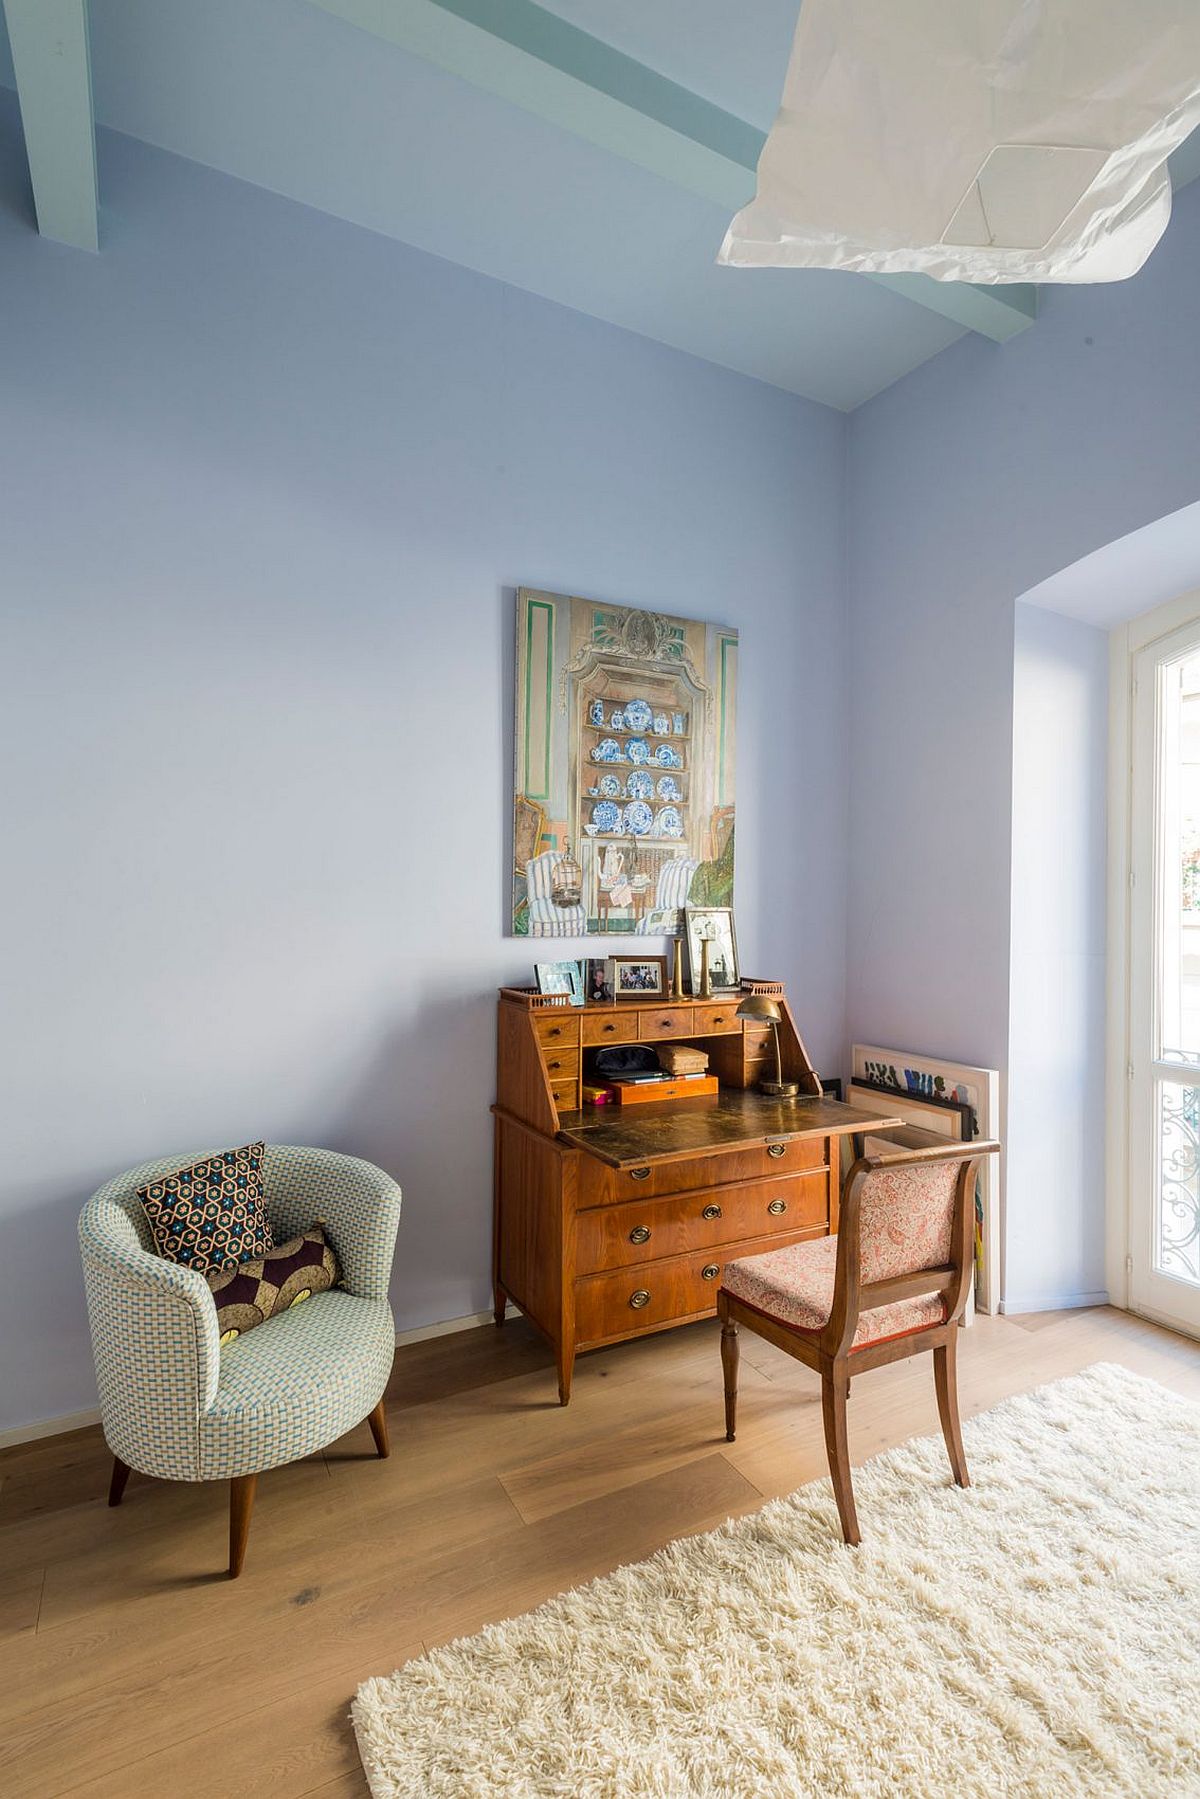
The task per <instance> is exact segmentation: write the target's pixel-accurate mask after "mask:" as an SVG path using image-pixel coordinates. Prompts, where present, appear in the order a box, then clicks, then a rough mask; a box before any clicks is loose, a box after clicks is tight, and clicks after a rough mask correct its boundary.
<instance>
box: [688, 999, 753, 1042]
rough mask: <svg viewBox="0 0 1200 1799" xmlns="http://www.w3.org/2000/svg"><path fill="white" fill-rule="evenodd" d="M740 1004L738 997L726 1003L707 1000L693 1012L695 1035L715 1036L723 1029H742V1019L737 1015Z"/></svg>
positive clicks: (693, 1032)
mask: <svg viewBox="0 0 1200 1799" xmlns="http://www.w3.org/2000/svg"><path fill="white" fill-rule="evenodd" d="M738 1004H739V1002H738V1001H737V1000H736V999H731V1000H730V1001H729V1002H728V1003H727V1004H724V1005H721V1004H714V1003H711V1002H709V1001H708V1000H706V1001H705V1002H704V1003H703V1004H702V1005H699V1006H697V1007H696V1010H695V1012H694V1013H693V1014H692V1017H693V1021H694V1022H693V1024H692V1034H693V1036H696V1037H715V1036H716V1035H717V1034H718V1033H719V1032H721V1031H740V1030H741V1028H742V1021H741V1019H740V1018H739V1017H738V1015H737V1009H738Z"/></svg>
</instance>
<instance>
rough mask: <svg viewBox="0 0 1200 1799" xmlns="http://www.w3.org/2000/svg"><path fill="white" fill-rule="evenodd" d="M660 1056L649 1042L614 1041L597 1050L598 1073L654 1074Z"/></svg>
mask: <svg viewBox="0 0 1200 1799" xmlns="http://www.w3.org/2000/svg"><path fill="white" fill-rule="evenodd" d="M657 1068H658V1057H657V1055H656V1054H655V1052H654V1051H653V1050H652V1049H651V1048H650V1045H649V1044H648V1043H614V1044H612V1045H611V1046H610V1047H609V1048H608V1049H600V1050H597V1051H596V1073H597V1074H605V1075H612V1074H652V1073H654V1071H655V1070H656V1069H657Z"/></svg>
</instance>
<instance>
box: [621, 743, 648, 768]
mask: <svg viewBox="0 0 1200 1799" xmlns="http://www.w3.org/2000/svg"><path fill="white" fill-rule="evenodd" d="M625 754H626V755H627V756H628V758H629V760H630V761H631V762H632V763H633V765H634V767H635V768H641V767H642V765H643V763H646V762H649V760H650V745H649V744H648V743H647V742H646V739H645V738H644V737H627V738H626V739H625Z"/></svg>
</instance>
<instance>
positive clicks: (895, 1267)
mask: <svg viewBox="0 0 1200 1799" xmlns="http://www.w3.org/2000/svg"><path fill="white" fill-rule="evenodd" d="M874 1135H876V1136H886V1135H887V1132H886V1131H880V1132H877V1133H874ZM903 1135H904V1139H905V1142H906V1144H908V1145H909V1147H907V1148H905V1149H901V1150H888V1151H883V1152H881V1153H878V1154H874V1155H869V1156H861V1157H860V1158H859V1159H858V1161H856V1162H855V1163H854V1165H853V1167H852V1168H851V1169H850V1171H849V1173H848V1174H847V1176H846V1185H845V1190H844V1192H843V1194H842V1206H841V1218H840V1222H839V1226H838V1251H837V1272H836V1275H835V1282H834V1302H833V1311H832V1314H831V1316H830V1319H829V1323H828V1325H827V1326H826V1330H825V1339H824V1347H825V1348H826V1349H827V1350H829V1351H830V1353H832V1354H838V1353H840V1352H841V1351H842V1350H844V1349H848V1348H849V1346H850V1344H851V1343H852V1342H853V1340H854V1333H855V1331H856V1329H857V1327H858V1320H859V1317H860V1316H861V1314H862V1313H863V1312H865V1311H871V1310H873V1309H874V1308H875V1307H877V1306H884V1305H894V1304H896V1303H897V1302H898V1301H900V1300H906V1299H917V1298H921V1297H924V1296H926V1295H929V1294H940V1295H941V1296H942V1300H943V1304H944V1306H945V1312H946V1321H947V1322H949V1321H952V1320H955V1319H958V1318H959V1317H961V1315H962V1313H963V1310H964V1308H965V1307H966V1303H967V1295H968V1293H969V1292H970V1288H971V1278H972V1274H973V1270H974V1263H975V1181H976V1175H977V1173H978V1165H979V1161H980V1158H981V1157H983V1156H985V1155H993V1154H995V1153H996V1152H997V1151H998V1150H999V1147H1000V1145H999V1144H998V1143H992V1142H973V1143H955V1142H948V1141H947V1140H946V1138H944V1137H937V1136H935V1135H934V1134H933V1133H932V1132H929V1131H914V1130H912V1129H911V1128H906V1129H905V1130H904V1133H903ZM913 1144H918V1145H919V1146H918V1147H912V1145H913Z"/></svg>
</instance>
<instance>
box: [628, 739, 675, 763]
mask: <svg viewBox="0 0 1200 1799" xmlns="http://www.w3.org/2000/svg"><path fill="white" fill-rule="evenodd" d="M630 760H631V761H632V757H631V758H630ZM654 760H655V761H656V762H657V763H658V766H659V767H660V768H682V767H683V757H682V756H681V755H680V754H679V751H678V750H673V749H672V748H671V746H670V744H669V743H660V744H659V746H658V750H657V752H656V754H655V757H654Z"/></svg>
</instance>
